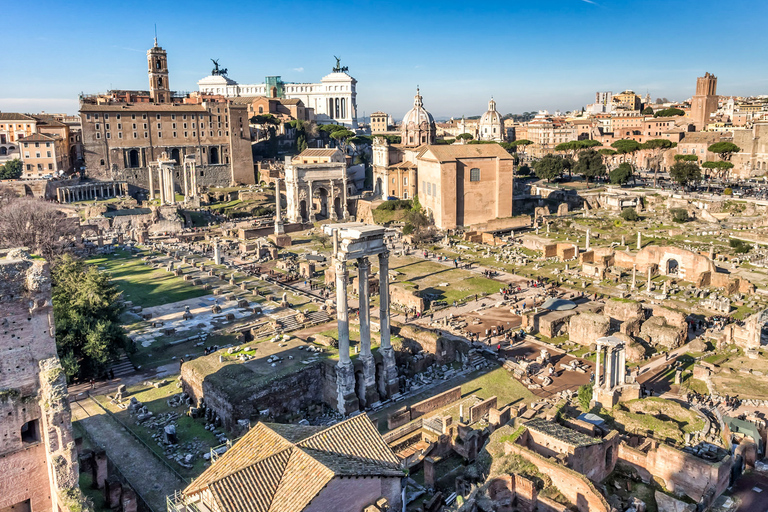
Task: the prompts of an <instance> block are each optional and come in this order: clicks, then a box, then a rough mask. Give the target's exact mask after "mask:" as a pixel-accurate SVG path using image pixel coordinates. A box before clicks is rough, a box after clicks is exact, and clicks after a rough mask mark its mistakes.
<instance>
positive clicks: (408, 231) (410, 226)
mask: <svg viewBox="0 0 768 512" xmlns="http://www.w3.org/2000/svg"><path fill="white" fill-rule="evenodd" d="M411 233H413V224H406V225H405V226H403V234H404V235H410V234H411Z"/></svg>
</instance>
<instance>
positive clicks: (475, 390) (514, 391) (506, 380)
mask: <svg viewBox="0 0 768 512" xmlns="http://www.w3.org/2000/svg"><path fill="white" fill-rule="evenodd" d="M467 393H471V394H474V395H477V396H478V397H480V398H482V399H486V398H490V397H492V396H495V397H497V398H498V402H497V403H498V408H499V409H501V408H502V407H505V406H506V405H509V404H518V403H528V402H530V401H531V400H532V399H534V398H535V396H534V394H533V393H531V392H530V391H529V390H528V388H526V387H525V386H523V385H522V384H520V382H518V381H517V380H515V378H514V377H512V374H511V373H509V372H508V371H507V370H505V369H504V368H497V369H495V370H493V371H491V372H488V373H486V374H484V375H480V376H479V377H477V378H475V379H473V380H470V381H468V382H465V383H464V384H462V385H461V394H462V395H465V394H467Z"/></svg>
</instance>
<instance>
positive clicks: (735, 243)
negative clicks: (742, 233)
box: [728, 238, 749, 254]
mask: <svg viewBox="0 0 768 512" xmlns="http://www.w3.org/2000/svg"><path fill="white" fill-rule="evenodd" d="M728 245H730V246H731V248H732V249H733V250H734V251H735V252H736V253H737V254H744V253H745V252H749V244H748V243H747V242H745V241H744V240H738V239H736V238H731V239H730V240H729V241H728Z"/></svg>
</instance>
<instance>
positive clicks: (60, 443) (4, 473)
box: [0, 249, 79, 512]
mask: <svg viewBox="0 0 768 512" xmlns="http://www.w3.org/2000/svg"><path fill="white" fill-rule="evenodd" d="M6 252H7V251H6ZM0 257H2V258H3V259H2V260H0V306H2V310H3V316H2V319H0V351H2V354H3V356H2V360H1V361H0V416H2V418H3V420H2V423H0V431H1V432H2V435H0V510H3V511H8V510H13V511H14V512H23V511H31V510H34V511H42V510H51V511H57V510H66V509H67V507H68V504H69V500H71V499H77V498H76V497H77V496H78V495H79V488H78V476H79V472H78V462H77V453H76V451H75V442H74V438H73V435H72V424H71V413H70V409H69V403H68V401H67V385H66V379H65V376H64V372H63V370H62V368H61V364H60V363H59V358H58V356H57V355H56V342H55V340H54V336H53V317H52V310H51V282H50V277H49V273H48V265H47V263H45V262H44V261H41V260H31V259H29V257H28V256H26V255H25V254H24V253H23V251H20V250H18V249H16V250H12V251H10V252H8V254H2V255H0Z"/></svg>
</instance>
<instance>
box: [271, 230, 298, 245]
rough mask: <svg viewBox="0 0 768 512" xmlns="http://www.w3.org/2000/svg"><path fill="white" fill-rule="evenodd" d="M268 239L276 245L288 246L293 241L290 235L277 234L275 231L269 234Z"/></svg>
mask: <svg viewBox="0 0 768 512" xmlns="http://www.w3.org/2000/svg"><path fill="white" fill-rule="evenodd" d="M269 239H270V240H272V241H273V242H274V243H275V245H276V246H278V247H290V246H291V243H292V242H293V240H291V236H290V235H286V234H281V235H278V234H277V233H272V234H271V235H269Z"/></svg>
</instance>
